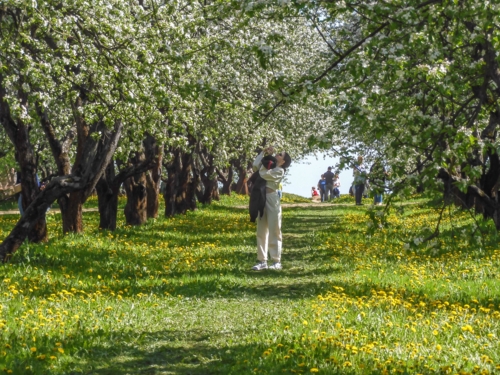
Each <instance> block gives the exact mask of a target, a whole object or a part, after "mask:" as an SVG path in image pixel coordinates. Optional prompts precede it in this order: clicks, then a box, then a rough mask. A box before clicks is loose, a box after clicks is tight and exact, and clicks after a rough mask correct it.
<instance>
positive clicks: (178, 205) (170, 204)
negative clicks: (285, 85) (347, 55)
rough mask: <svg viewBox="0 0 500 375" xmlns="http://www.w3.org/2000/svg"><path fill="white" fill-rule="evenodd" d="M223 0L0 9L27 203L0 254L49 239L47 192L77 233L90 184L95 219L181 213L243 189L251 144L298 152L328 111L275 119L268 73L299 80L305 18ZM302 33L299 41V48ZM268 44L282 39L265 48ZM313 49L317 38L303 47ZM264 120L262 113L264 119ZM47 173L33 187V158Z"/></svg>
mask: <svg viewBox="0 0 500 375" xmlns="http://www.w3.org/2000/svg"><path fill="white" fill-rule="evenodd" d="M239 10H240V7H239V5H238V4H233V3H232V2H230V1H227V2H226V1H213V2H210V1H204V2H191V1H171V2H168V3H164V2H163V1H157V0H151V1H130V2H123V1H118V0H101V1H97V2H92V3H90V2H87V1H80V0H75V1H69V2H65V3H64V4H63V3H61V2H60V1H55V0H54V1H46V2H43V4H42V3H37V2H31V1H25V2H24V1H21V2H19V1H14V0H12V1H6V2H3V3H2V6H1V7H0V25H1V28H0V32H1V35H0V121H1V123H2V126H3V131H4V133H3V134H5V135H6V136H5V135H4V136H2V137H1V140H2V142H3V143H5V142H6V139H8V142H9V143H10V146H9V147H11V148H12V147H13V149H14V151H13V152H14V153H15V157H16V161H17V164H18V169H19V170H20V172H21V181H22V186H23V191H22V195H23V203H24V206H25V213H24V215H23V216H22V218H21V219H20V220H19V222H18V223H17V225H16V226H15V228H14V229H13V230H12V232H11V234H10V235H9V236H8V237H7V238H6V239H5V240H4V241H3V243H2V244H1V245H0V257H2V258H3V259H4V260H6V259H8V257H9V256H10V255H11V254H12V253H13V252H14V251H15V250H16V249H17V248H18V247H19V246H20V245H21V244H22V243H23V241H24V240H25V239H26V237H28V239H29V240H30V241H43V240H45V238H46V236H47V233H46V223H45V211H46V209H47V207H48V206H49V205H50V204H51V203H52V202H53V201H55V200H57V201H58V203H59V207H60V209H61V213H62V228H63V231H64V232H81V231H82V230H83V224H82V205H83V203H84V202H85V201H86V199H87V198H88V197H89V195H90V194H92V192H93V191H96V192H97V195H98V199H99V212H100V218H101V219H100V225H101V227H102V228H105V229H110V230H113V229H115V227H116V213H117V199H118V191H119V188H120V186H121V185H122V184H123V185H124V187H125V190H126V193H127V205H126V208H125V216H126V220H127V222H128V223H130V224H134V225H139V224H142V223H144V222H145V220H147V218H148V217H156V215H157V214H158V192H159V186H160V180H161V177H162V175H163V179H164V180H165V183H166V189H165V202H166V207H165V214H166V215H167V216H172V215H176V214H179V213H185V212H186V211H187V210H191V209H194V208H195V205H196V201H200V202H203V203H209V202H210V201H211V200H212V199H213V198H214V197H216V196H217V194H218V180H220V181H222V182H223V185H224V188H223V191H224V192H226V193H229V192H230V189H231V185H232V183H233V180H234V179H235V178H234V177H233V176H234V175H235V174H236V175H238V176H239V177H238V178H237V180H238V181H239V185H240V186H238V187H237V188H238V189H242V186H241V185H242V183H243V181H244V179H245V175H246V171H247V169H248V163H249V161H250V160H251V159H252V158H253V157H254V156H255V155H254V150H255V148H256V146H258V145H261V144H262V143H265V142H268V141H269V142H271V141H272V142H274V143H275V144H278V145H279V146H280V147H281V148H286V149H287V150H289V152H290V153H292V154H293V155H296V156H299V155H301V154H303V153H304V152H307V146H306V147H304V146H303V145H304V144H306V143H307V142H306V140H307V138H308V137H309V135H310V134H311V132H314V130H315V129H316V130H317V132H319V131H321V128H322V127H323V126H325V124H326V122H327V121H328V108H326V107H324V106H323V107H321V106H318V105H316V107H315V108H312V107H308V106H307V105H306V103H305V102H303V103H300V104H294V105H292V106H290V107H289V108H287V109H286V110H281V111H280V112H279V113H278V112H277V113H276V114H273V115H272V116H270V112H271V110H272V106H273V105H274V101H275V95H274V94H273V92H272V91H270V90H269V89H268V86H269V80H270V78H271V81H272V80H273V79H275V78H274V77H276V79H279V77H280V76H282V75H284V74H285V73H286V74H287V75H290V76H291V77H297V78H298V77H300V76H301V75H302V74H303V73H304V71H307V69H309V65H310V62H309V61H308V60H307V58H306V56H305V55H304V52H305V51H306V48H309V49H311V48H312V49H314V50H317V49H319V50H321V49H323V50H324V49H325V48H324V47H323V46H322V41H321V40H320V38H319V36H318V34H317V33H316V32H315V31H314V30H312V29H310V28H309V27H308V25H307V23H306V22H305V19H304V18H301V17H299V18H296V19H294V20H290V22H281V21H280V20H276V19H272V18H270V19H268V18H267V17H260V16H259V17H254V18H247V17H245V16H244V15H242V14H241V12H239ZM297 39H304V43H302V44H301V43H298V44H296V43H295V42H296V40H297ZM272 41H276V42H279V43H280V48H276V49H273V50H271V48H270V47H269V44H270V43H271V42H272ZM311 46H314V47H311ZM264 120H265V121H264ZM41 164H43V165H47V164H49V165H52V166H53V169H54V171H55V173H54V174H53V175H52V176H51V177H50V182H49V183H48V185H47V187H46V188H45V189H44V190H43V191H42V192H39V189H38V186H37V184H36V174H37V171H38V170H39V167H40V165H41Z"/></svg>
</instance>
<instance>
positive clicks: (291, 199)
mask: <svg viewBox="0 0 500 375" xmlns="http://www.w3.org/2000/svg"><path fill="white" fill-rule="evenodd" d="M370 202H371V201H369V200H365V205H364V206H361V207H356V206H354V205H353V203H354V202H353V200H352V198H350V197H348V196H344V197H341V198H340V200H339V201H337V203H336V204H333V205H326V204H310V202H309V200H306V199H304V198H300V197H295V196H290V195H285V198H284V202H283V203H285V204H292V203H294V205H292V206H291V207H285V208H284V212H283V235H284V251H283V266H284V269H283V270H282V271H274V272H273V271H265V272H253V271H250V267H251V266H252V265H253V263H254V261H255V225H254V224H252V223H250V222H249V220H248V213H247V210H246V209H245V208H244V207H246V204H247V198H246V197H241V196H236V195H235V196H232V197H222V200H221V201H220V202H216V203H214V204H212V205H210V206H205V207H201V208H200V209H198V210H197V211H195V212H189V213H188V214H187V215H185V216H178V217H175V218H169V219H165V218H159V219H157V220H151V221H149V222H148V223H147V225H145V226H142V227H129V226H125V224H124V218H123V214H121V216H120V217H119V220H120V222H121V224H122V225H119V226H118V227H119V229H118V230H116V231H115V232H107V231H100V230H99V229H98V228H97V226H98V221H99V220H98V213H97V212H85V214H84V220H85V233H84V234H82V235H67V236H63V235H62V234H61V233H60V217H59V214H58V210H56V209H54V210H52V211H51V213H50V214H49V215H48V219H47V220H48V227H49V233H50V240H49V242H48V243H46V244H38V245H35V244H28V243H26V244H25V245H24V246H23V247H22V248H21V250H20V251H18V252H17V253H16V255H15V256H14V257H13V259H12V260H11V262H10V263H8V264H4V265H2V266H1V267H2V271H1V275H2V276H1V277H0V370H2V371H3V373H8V374H138V373H141V374H200V375H201V374H253V373H261V374H278V373H285V374H287V373H288V374H291V373H320V374H321V373H323V374H389V373H391V374H392V373H396V374H398V373H407V374H417V373H421V374H434V373H435V374H448V373H449V374H468V373H470V374H472V373H474V374H475V373H477V374H493V373H496V372H498V371H500V341H499V339H498V338H499V336H500V283H499V279H500V248H499V246H498V238H497V236H496V234H495V232H494V231H493V230H492V228H491V225H490V224H489V223H482V222H481V221H480V220H479V219H478V218H477V217H473V216H471V215H470V214H469V213H468V212H463V211H456V210H454V209H452V208H449V209H446V210H445V214H444V215H443V219H442V224H443V228H442V230H441V236H440V237H438V238H437V239H434V240H433V241H431V242H421V239H422V236H423V235H426V234H428V233H431V232H432V231H433V225H434V224H435V222H436V221H437V217H438V215H439V213H440V210H438V209H436V208H434V207H433V205H432V204H431V203H429V202H428V201H427V200H426V199H425V198H423V197H415V198H413V199H411V200H408V201H405V202H395V205H394V208H393V209H391V210H390V212H389V214H388V215H386V216H385V219H384V216H382V214H381V213H382V210H383V209H384V208H383V207H371V206H370ZM297 203H304V204H303V205H301V204H297ZM95 206H96V202H95V200H91V201H90V202H89V203H88V207H91V208H92V207H95ZM122 207H123V202H122ZM6 208H9V207H7V206H4V207H3V209H6ZM11 208H13V209H15V206H13V207H11ZM121 211H122V210H121ZM17 218H18V215H17V214H14V215H3V216H0V239H2V238H4V237H5V236H7V234H8V233H9V231H10V229H11V228H12V227H13V225H14V224H15V222H16V220H17ZM384 220H386V224H385V225H384V226H383V227H381V228H380V227H378V224H379V223H380V222H383V221H384ZM476 220H478V221H477V222H476ZM476 226H477V228H478V229H477V230H476V231H475V232H474V229H473V228H475V227H476ZM471 228H472V230H471ZM486 232H488V234H484V233H486Z"/></svg>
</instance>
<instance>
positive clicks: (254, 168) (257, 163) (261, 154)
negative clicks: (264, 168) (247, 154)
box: [252, 151, 264, 172]
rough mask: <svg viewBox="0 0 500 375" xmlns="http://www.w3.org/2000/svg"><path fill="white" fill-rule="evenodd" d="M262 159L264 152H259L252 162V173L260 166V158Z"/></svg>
mask: <svg viewBox="0 0 500 375" xmlns="http://www.w3.org/2000/svg"><path fill="white" fill-rule="evenodd" d="M263 157H264V151H261V153H260V154H259V155H257V157H256V158H255V160H254V161H253V165H252V169H253V171H254V172H257V171H258V170H259V168H260V166H261V164H262V158H263Z"/></svg>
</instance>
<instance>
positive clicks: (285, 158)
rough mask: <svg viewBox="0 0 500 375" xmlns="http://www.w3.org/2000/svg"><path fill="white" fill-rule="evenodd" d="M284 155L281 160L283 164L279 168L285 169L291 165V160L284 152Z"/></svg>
mask: <svg viewBox="0 0 500 375" xmlns="http://www.w3.org/2000/svg"><path fill="white" fill-rule="evenodd" d="M284 154H285V155H283V160H285V163H284V164H283V165H282V166H281V168H283V169H287V168H288V167H289V166H290V164H292V158H291V157H290V155H288V154H287V153H286V152H285V153H284Z"/></svg>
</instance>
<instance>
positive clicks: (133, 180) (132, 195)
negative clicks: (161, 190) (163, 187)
mask: <svg viewBox="0 0 500 375" xmlns="http://www.w3.org/2000/svg"><path fill="white" fill-rule="evenodd" d="M146 184H147V182H146V173H145V172H143V173H140V174H136V175H135V176H133V177H130V178H128V179H127V180H125V182H124V184H123V185H124V187H125V192H126V193H127V204H126V205H125V220H126V222H127V224H130V225H142V224H144V223H145V222H146V221H147V220H148V214H147V193H146Z"/></svg>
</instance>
